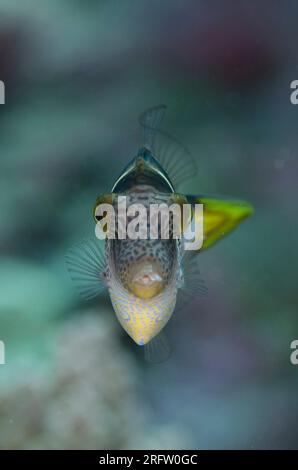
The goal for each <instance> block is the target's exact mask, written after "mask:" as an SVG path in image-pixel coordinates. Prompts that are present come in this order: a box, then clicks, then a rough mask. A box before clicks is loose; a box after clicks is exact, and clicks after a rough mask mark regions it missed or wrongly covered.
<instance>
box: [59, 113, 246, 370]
mask: <svg viewBox="0 0 298 470" xmlns="http://www.w3.org/2000/svg"><path fill="white" fill-rule="evenodd" d="M165 110H166V106H165V105H158V106H155V107H152V108H150V109H148V110H146V111H145V112H144V113H142V114H141V116H140V117H139V124H140V126H141V129H142V131H143V142H142V145H141V146H140V148H139V149H138V150H137V152H136V154H135V156H133V158H132V159H131V160H130V161H129V162H128V164H127V165H126V166H125V168H124V169H123V170H122V172H121V173H120V174H119V176H118V177H117V178H116V180H115V181H114V184H113V185H112V187H111V191H110V192H109V193H107V194H101V195H99V196H98V197H97V198H96V202H95V204H94V207H93V218H94V221H95V224H96V227H97V228H98V227H99V229H100V231H101V235H103V236H102V238H103V240H99V239H98V237H97V236H96V237H93V238H90V239H88V240H84V241H82V242H80V243H78V244H77V245H75V246H74V247H72V248H71V249H70V250H69V252H68V254H67V256H66V262H67V266H68V270H69V272H70V275H71V277H72V279H73V280H74V281H75V283H76V285H77V287H78V289H79V291H80V293H81V295H82V296H83V297H84V298H85V299H92V298H94V297H96V296H97V295H99V294H101V293H102V292H103V291H104V290H105V289H106V290H107V291H108V294H109V297H110V300H111V303H112V306H113V310H114V312H115V314H116V317H117V319H118V321H119V323H120V324H121V326H122V327H123V329H124V330H125V331H126V333H127V334H128V335H129V336H130V338H131V339H132V340H133V341H134V342H135V343H136V344H137V345H138V346H140V347H144V350H145V359H146V360H147V361H149V362H162V361H163V360H166V359H167V358H168V357H169V355H170V347H169V345H168V342H167V340H166V338H165V336H164V329H165V327H166V325H167V324H168V322H169V320H170V318H171V317H172V315H173V313H174V311H175V310H177V308H178V307H177V306H178V301H177V299H178V298H179V296H181V295H182V298H183V296H184V298H185V299H189V298H190V299H191V298H193V296H201V295H206V294H207V292H208V289H207V286H206V285H205V282H204V280H203V279H202V277H201V274H200V271H199V268H198V263H197V258H198V253H200V252H201V251H205V250H206V249H209V248H210V247H212V246H213V245H214V244H215V243H217V242H218V241H220V240H221V239H222V238H224V237H225V236H226V235H228V234H229V233H230V232H232V231H233V230H234V229H235V228H236V227H237V226H238V225H239V224H240V223H241V222H242V221H244V220H245V219H246V218H248V217H249V216H251V215H252V214H253V206H252V205H251V204H250V203H249V202H247V201H244V200H238V199H233V198H230V197H218V196H209V195H204V194H195V195H192V194H184V193H180V192H179V187H180V186H181V184H182V183H184V184H185V181H187V180H188V179H189V178H193V177H194V175H196V172H197V166H196V162H195V160H194V159H193V157H192V155H191V154H190V153H189V152H188V150H187V149H186V148H185V147H184V146H183V145H182V144H181V143H180V142H179V141H177V140H176V139H174V138H172V137H171V136H170V135H169V134H168V133H167V132H165V131H164V130H163V129H161V123H162V121H163V117H164V114H165ZM120 197H121V198H125V201H126V207H132V206H133V205H139V206H140V205H142V207H144V208H145V209H146V211H150V208H151V207H152V205H154V204H155V205H156V204H157V205H160V204H165V205H166V206H168V207H169V206H170V205H171V204H173V203H174V204H178V206H179V207H182V206H183V205H184V204H185V205H187V206H188V207H190V208H191V211H190V215H189V218H188V219H187V221H186V222H185V221H183V223H181V225H180V226H179V229H180V236H179V237H174V236H173V217H172V214H171V217H170V219H169V236H168V238H161V237H160V236H157V238H156V237H155V238H152V237H150V236H148V233H147V234H146V236H145V237H141V236H139V237H138V238H136V239H131V238H128V237H125V238H123V237H122V236H120V229H121V224H122V229H123V228H124V229H127V228H128V225H129V223H131V222H132V220H133V218H132V217H131V216H128V211H127V209H125V211H124V215H125V220H124V219H123V220H122V222H121V220H120V219H121V218H119V217H118V221H117V224H116V228H115V226H114V229H115V233H114V237H110V236H109V235H110V234H111V233H110V229H109V228H108V224H107V223H106V221H107V219H105V217H104V216H103V213H102V212H101V213H100V215H99V211H98V209H99V208H101V207H106V206H103V205H107V207H112V208H113V210H114V213H115V214H117V215H119V213H120V203H119V198H120ZM198 204H199V205H202V207H203V224H202V230H203V232H202V234H203V237H202V241H201V245H200V247H199V249H196V250H192V251H190V250H186V249H185V232H186V229H187V227H188V226H189V225H190V224H191V223H193V222H195V221H196V217H197V214H196V211H195V210H192V209H193V208H194V207H195V206H196V205H198ZM105 215H106V212H105ZM146 221H147V222H148V219H146ZM103 222H105V223H103ZM147 222H146V223H147ZM183 224H184V225H183ZM157 227H158V235H160V232H161V227H160V225H159V219H158V220H157ZM148 229H149V225H148ZM182 304H183V308H184V309H185V308H187V300H184V301H183V302H182Z"/></svg>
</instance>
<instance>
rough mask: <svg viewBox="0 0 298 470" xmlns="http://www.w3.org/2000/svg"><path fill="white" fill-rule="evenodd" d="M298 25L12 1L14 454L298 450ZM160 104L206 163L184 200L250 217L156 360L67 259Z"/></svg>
mask: <svg viewBox="0 0 298 470" xmlns="http://www.w3.org/2000/svg"><path fill="white" fill-rule="evenodd" d="M297 18H298V4H297V2H294V1H289V0H286V1H284V2H275V1H269V0H268V1H266V0H261V1H256V0H250V1H249V0H248V1H237V2H232V1H229V0H222V1H214V2H207V1H184V2H182V1H179V0H171V1H170V0H165V1H163V2H160V1H156V0H152V1H150V2H149V1H145V0H138V1H122V2H120V1H119V2H116V1H99V0H84V1H83V0H59V1H58V0H43V2H38V1H37V0H27V1H26V2H17V1H15V0H1V1H0V80H3V81H4V82H5V85H6V104H5V105H4V106H0V208H1V210H0V215H1V217H0V245H1V259H0V340H2V341H3V342H4V343H5V352H6V364H5V365H1V366H0V448H1V449H91V448H93V449H115V448H119V449H134V448H141V449H146V448H152V449H175V448H176V449H179V448H198V449H216V448H220V449H238V448H242V449H259V448H267V449H273V448H297V447H298V437H297V432H296V431H297V420H298V401H297V387H298V367H297V366H296V367H295V366H294V365H292V364H291V363H290V354H291V349H290V343H291V341H293V340H294V339H297V338H298V315H297V314H298V311H297V305H298V290H297V274H298V270H297V266H298V250H297V233H298V220H297V200H298V162H297V143H298V106H297V107H295V106H294V105H292V104H291V102H290V93H291V91H290V82H291V81H292V80H295V79H298V52H297V46H296V44H297V41H298V26H297ZM160 103H164V104H166V105H167V106H168V111H167V114H166V119H165V122H164V127H165V128H166V129H167V131H168V132H170V134H171V135H173V136H175V137H176V138H178V139H179V140H180V141H181V142H183V143H184V144H185V145H186V146H187V147H188V149H189V150H190V151H191V153H192V155H193V157H194V158H195V160H196V162H197V166H198V170H199V173H198V177H197V179H196V180H194V181H192V182H191V183H189V184H188V185H186V186H185V187H184V188H183V190H184V191H185V192H188V193H210V194H221V195H228V196H232V197H236V198H241V199H246V200H248V201H250V202H251V203H252V204H253V205H254V207H255V214H254V216H253V217H252V218H250V219H249V220H247V221H245V223H243V224H242V225H241V226H240V227H239V228H238V229H237V230H236V231H235V232H233V233H232V234H231V235H230V236H229V237H227V238H226V239H224V240H222V241H221V242H220V243H219V244H218V245H216V246H215V247H213V248H212V249H210V250H208V251H206V252H204V253H202V254H201V255H199V257H200V270H201V273H202V276H203V277H204V279H205V281H206V284H207V285H208V289H209V294H208V297H207V298H203V299H199V300H195V301H194V302H192V304H191V305H190V306H189V307H188V309H187V310H186V311H184V312H177V314H174V317H173V318H172V320H171V321H170V324H169V327H168V328H167V330H168V336H169V339H170V342H171V344H172V354H171V357H170V359H169V360H168V361H167V362H165V363H161V364H157V365H156V364H148V363H146V362H144V358H143V355H142V353H141V351H140V350H139V348H138V347H137V346H135V345H134V344H133V342H132V341H131V340H130V338H129V337H128V336H127V335H126V333H125V332H124V331H123V330H122V329H121V327H120V325H119V324H118V322H117V320H116V317H115V314H114V313H113V310H112V307H111V304H110V301H109V299H108V297H107V295H106V294H104V295H102V296H101V297H100V298H98V299H95V300H94V301H92V302H89V303H87V302H84V301H81V300H80V298H79V297H78V296H77V293H76V291H75V289H74V286H73V284H72V282H71V280H70V278H69V275H68V272H67V270H66V267H65V260H64V257H65V254H66V252H67V250H68V249H69V248H70V247H71V246H72V245H73V244H74V243H76V242H78V241H80V240H81V239H82V238H85V237H90V236H92V235H93V233H94V223H93V219H92V208H93V204H94V202H95V199H96V197H97V196H98V195H99V194H100V193H103V192H108V191H110V189H111V187H112V184H113V182H114V179H115V178H116V177H117V176H118V174H119V173H120V172H121V171H122V169H123V167H124V166H125V164H126V163H127V162H128V161H129V160H130V159H131V158H132V157H133V156H135V153H136V151H137V148H138V146H139V145H140V143H141V133H140V129H139V126H138V123H137V117H138V115H139V114H140V113H141V112H142V111H144V109H146V108H148V107H151V106H154V105H157V104H160Z"/></svg>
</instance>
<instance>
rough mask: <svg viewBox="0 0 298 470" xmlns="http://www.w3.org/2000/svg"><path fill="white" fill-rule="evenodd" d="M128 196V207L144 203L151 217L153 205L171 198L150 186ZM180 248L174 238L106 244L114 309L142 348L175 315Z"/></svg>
mask: <svg viewBox="0 0 298 470" xmlns="http://www.w3.org/2000/svg"><path fill="white" fill-rule="evenodd" d="M126 196H127V204H128V205H130V204H136V203H142V204H143V206H144V207H145V208H146V209H147V210H148V213H149V209H150V204H162V203H169V202H170V201H169V196H168V195H167V194H163V193H160V192H156V191H155V188H154V187H153V186H148V185H138V186H133V187H132V188H131V190H129V191H128V192H127V193H126ZM129 221H130V220H129V219H128V222H129ZM148 229H149V224H148ZM179 248H180V244H179V242H178V240H176V239H173V238H171V237H170V238H169V239H160V238H159V239H156V240H155V239H144V240H142V239H137V240H130V239H125V240H119V239H116V240H107V242H106V259H107V279H108V281H107V283H108V289H109V294H110V298H111V301H112V305H113V307H114V310H115V313H116V316H117V318H118V320H119V322H120V324H121V325H122V327H123V328H124V329H125V331H126V332H127V333H128V334H129V336H131V338H132V339H133V340H134V341H135V342H136V343H137V344H139V345H144V344H147V343H148V342H149V341H150V340H151V339H152V338H153V337H155V336H156V335H157V334H158V333H159V332H160V331H161V330H162V329H163V327H164V326H165V325H166V323H167V322H168V320H169V319H170V317H171V315H172V313H173V311H174V308H175V304H176V297H177V291H178V284H179V273H180V270H179V263H180V251H179ZM138 273H139V275H140V280H141V281H142V282H141V283H140V286H139V287H138V283H137V280H136V281H135V282H134V281H133V279H132V277H134V278H135V277H136V275H137V274H138ZM146 280H147V285H146ZM142 284H143V285H142ZM144 284H145V285H144ZM144 287H145V289H144Z"/></svg>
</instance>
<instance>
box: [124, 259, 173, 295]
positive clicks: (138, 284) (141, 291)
mask: <svg viewBox="0 0 298 470" xmlns="http://www.w3.org/2000/svg"><path fill="white" fill-rule="evenodd" d="M164 287H165V280H164V276H163V273H162V269H161V266H160V264H159V263H158V261H155V260H151V259H146V258H145V259H141V260H139V261H137V262H135V263H133V264H132V265H131V267H130V270H129V278H128V288H129V290H130V291H131V292H132V293H133V294H135V295H136V296H137V297H140V298H141V299H151V298H152V297H155V296H156V295H158V294H159V293H160V292H161V291H162V290H163V289H164Z"/></svg>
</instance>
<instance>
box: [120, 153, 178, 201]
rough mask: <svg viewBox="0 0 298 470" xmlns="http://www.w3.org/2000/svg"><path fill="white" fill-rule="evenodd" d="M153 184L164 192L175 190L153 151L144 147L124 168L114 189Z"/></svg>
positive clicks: (123, 189) (125, 189)
mask: <svg viewBox="0 0 298 470" xmlns="http://www.w3.org/2000/svg"><path fill="white" fill-rule="evenodd" d="M141 185H147V186H152V187H154V188H155V189H157V190H160V191H163V192H173V191H174V188H173V185H172V183H171V182H170V180H169V178H168V177H167V175H166V173H165V172H164V170H163V168H162V167H161V165H160V164H159V163H158V161H157V160H156V159H155V158H154V156H153V155H152V153H151V152H150V151H149V150H148V149H147V148H146V147H143V148H141V149H140V150H139V152H138V155H137V156H136V157H135V158H133V159H132V160H131V161H130V163H129V164H128V165H127V167H126V168H125V169H124V171H123V173H122V174H121V176H120V177H119V178H118V180H117V181H116V183H115V184H114V186H113V188H112V191H113V192H121V191H127V190H129V189H131V188H133V187H134V186H141Z"/></svg>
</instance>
